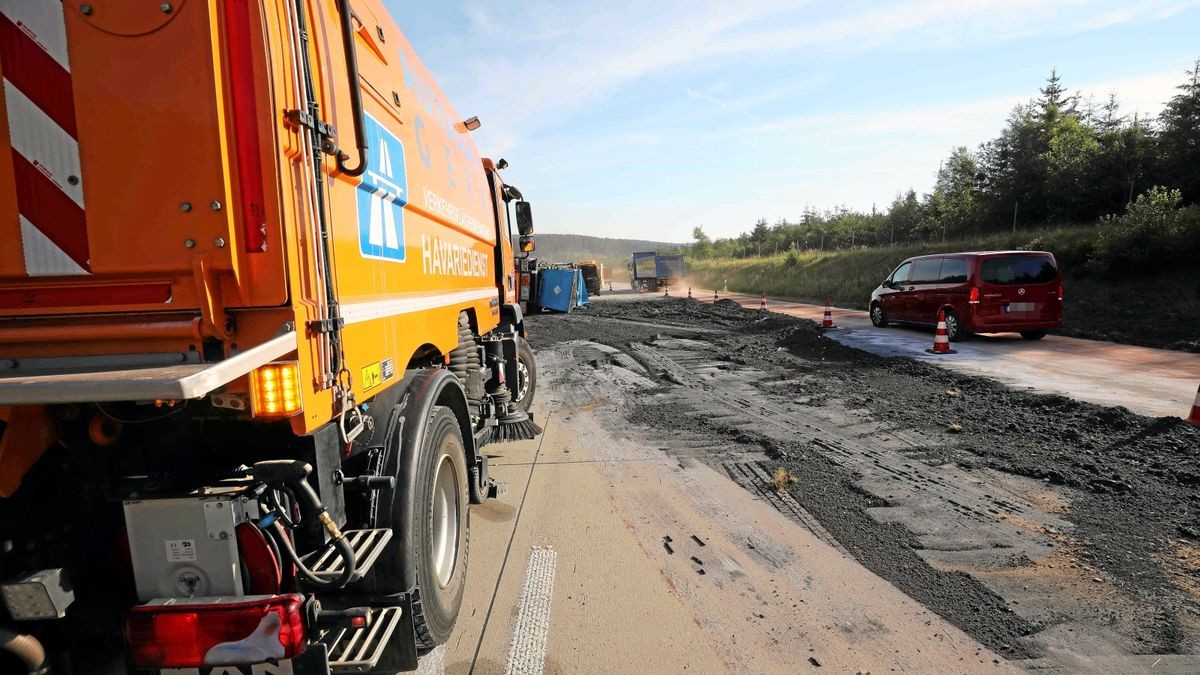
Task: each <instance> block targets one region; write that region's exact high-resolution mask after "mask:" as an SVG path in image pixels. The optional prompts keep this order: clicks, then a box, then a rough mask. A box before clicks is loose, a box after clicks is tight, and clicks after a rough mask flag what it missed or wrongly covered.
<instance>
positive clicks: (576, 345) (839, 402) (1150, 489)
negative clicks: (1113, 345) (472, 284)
mask: <svg viewBox="0 0 1200 675" xmlns="http://www.w3.org/2000/svg"><path fill="white" fill-rule="evenodd" d="M528 327H529V332H530V334H531V337H530V341H531V343H532V344H533V346H534V347H535V349H539V350H548V349H557V350H564V351H566V352H568V353H569V354H570V355H571V356H572V357H573V358H574V359H575V361H576V362H577V363H578V367H579V368H580V369H581V370H582V369H588V371H589V372H592V373H594V375H595V376H596V377H598V378H607V379H609V380H611V383H612V387H613V388H614V389H619V390H621V392H622V393H623V396H624V399H623V400H624V403H623V404H622V406H621V409H620V413H621V414H622V415H623V416H624V418H625V419H626V420H627V421H628V423H630V424H631V425H632V426H633V428H635V429H636V430H638V432H639V433H641V434H643V435H644V436H645V439H646V440H647V442H648V443H650V444H653V445H655V446H657V447H660V448H662V451H663V452H664V453H667V454H671V453H673V452H679V453H683V452H685V451H686V453H687V456H689V457H693V458H697V459H700V460H702V461H705V462H706V463H709V464H711V465H712V466H714V467H716V468H718V469H720V470H721V471H723V472H725V473H726V474H727V475H729V476H730V478H731V479H733V480H734V481H736V482H738V483H740V484H742V485H743V486H744V487H745V488H746V489H748V490H751V491H752V492H755V493H756V494H759V495H760V496H761V497H762V498H763V499H765V500H768V501H770V502H772V503H773V504H775V506H776V507H777V508H779V509H780V510H781V511H783V512H784V513H785V514H787V515H789V516H791V517H793V518H795V519H796V520H797V521H799V522H800V523H801V524H803V525H805V526H806V527H809V528H810V529H812V530H813V531H814V532H816V533H817V534H818V536H822V537H823V538H826V539H827V540H828V541H830V542H831V543H833V544H834V545H836V546H839V547H840V548H843V549H844V550H845V551H847V552H848V553H849V554H851V555H852V556H854V558H855V559H857V560H858V561H859V562H860V563H862V564H863V565H864V566H866V567H867V568H868V569H870V570H871V571H873V572H874V573H876V574H877V575H879V576H880V577H882V578H884V579H886V580H887V581H889V582H891V583H892V584H893V585H895V586H896V587H897V588H899V589H900V590H902V591H904V592H905V593H906V594H907V595H909V596H910V597H912V598H914V599H916V600H918V601H919V602H921V603H923V604H924V605H925V606H926V607H928V608H929V609H931V610H933V611H935V612H936V613H937V614H939V615H941V616H942V617H944V618H946V619H947V620H949V621H950V622H951V623H953V624H955V625H956V626H958V627H959V628H961V629H962V630H964V631H965V632H966V633H968V634H969V635H971V636H972V637H974V638H975V639H977V640H979V641H980V642H982V643H983V644H985V645H987V646H988V647H990V648H992V649H994V650H996V651H997V652H999V653H1001V654H1003V655H1005V656H1006V657H1008V658H1013V659H1033V660H1034V661H1031V662H1030V663H1031V664H1040V663H1042V662H1043V661H1044V662H1045V663H1046V664H1048V665H1062V664H1068V665H1069V664H1072V663H1074V664H1075V665H1078V664H1080V663H1091V664H1093V665H1095V664H1100V663H1103V662H1104V661H1103V659H1104V658H1106V657H1113V658H1119V657H1127V656H1130V655H1148V654H1188V655H1191V654H1197V653H1200V457H1198V454H1200V430H1197V429H1196V428H1194V427H1192V426H1191V425H1188V424H1186V423H1185V422H1183V421H1181V420H1179V419H1178V418H1159V419H1152V418H1146V417H1141V416H1138V415H1135V414H1133V413H1131V412H1129V411H1127V410H1125V409H1123V408H1105V407H1102V406H1096V405H1092V404H1088V403H1081V402H1078V401H1074V400H1071V399H1068V398H1064V397H1062V396H1055V395H1041V394H1034V393H1028V392H1022V391H1016V390H1013V389H1011V388H1008V387H1006V386H1004V385H1001V384H998V383H996V382H993V381H991V380H988V379H985V378H978V377H970V376H963V375H958V374H954V373H951V372H949V371H945V370H942V369H940V368H938V367H936V366H932V365H929V364H925V363H920V362H917V361H913V360H910V359H904V358H881V357H877V356H874V355H871V354H868V353H865V352H862V351H859V350H856V349H853V348H850V347H846V346H844V345H841V344H839V343H837V342H836V341H833V340H830V339H827V338H826V337H824V336H823V335H822V331H821V329H820V328H819V327H818V326H817V325H815V324H813V323H812V322H810V321H805V320H801V319H795V318H792V317H787V316H782V315H776V314H767V315H766V316H765V317H760V315H759V314H758V313H757V312H754V311H751V310H745V309H743V308H742V307H740V306H739V305H737V304H736V303H734V302H732V301H721V302H718V303H716V304H715V305H710V304H704V303H699V302H694V301H688V300H682V299H663V298H653V299H645V300H640V301H614V302H597V303H593V305H592V306H591V307H589V308H588V309H586V310H581V311H576V312H574V313H572V314H570V315H565V316H564V315H546V316H535V317H530V318H529V326H528ZM616 371H628V372H626V373H617V372H616ZM629 374H632V375H633V377H628V376H626V375H629ZM631 382H644V383H645V384H644V385H641V386H639V385H636V384H631ZM698 448H699V450H697V449H698ZM780 467H782V468H785V469H786V470H787V471H788V472H790V474H791V475H792V476H794V477H795V479H796V481H795V482H794V483H791V484H788V485H786V486H785V490H786V494H782V493H779V492H776V490H775V489H774V488H773V487H772V486H771V484H770V482H769V478H770V476H771V475H772V474H773V473H774V472H775V471H777V470H778V469H779V468H780ZM1080 659H1082V660H1080ZM1198 663H1200V662H1198Z"/></svg>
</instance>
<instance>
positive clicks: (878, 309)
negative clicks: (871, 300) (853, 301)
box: [871, 303, 888, 328]
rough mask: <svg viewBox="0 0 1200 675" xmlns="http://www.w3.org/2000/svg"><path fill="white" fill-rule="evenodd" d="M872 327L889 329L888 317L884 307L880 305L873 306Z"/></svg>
mask: <svg viewBox="0 0 1200 675" xmlns="http://www.w3.org/2000/svg"><path fill="white" fill-rule="evenodd" d="M871 325H873V326H875V327H876V328H887V325H888V320H887V315H885V314H884V313H883V305H881V304H879V303H875V304H874V305H871Z"/></svg>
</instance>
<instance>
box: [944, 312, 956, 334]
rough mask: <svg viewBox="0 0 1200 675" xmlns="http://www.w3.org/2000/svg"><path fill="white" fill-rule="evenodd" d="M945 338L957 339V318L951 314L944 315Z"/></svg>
mask: <svg viewBox="0 0 1200 675" xmlns="http://www.w3.org/2000/svg"><path fill="white" fill-rule="evenodd" d="M946 337H952V338H954V337H958V317H957V316H954V315H953V314H947V315H946Z"/></svg>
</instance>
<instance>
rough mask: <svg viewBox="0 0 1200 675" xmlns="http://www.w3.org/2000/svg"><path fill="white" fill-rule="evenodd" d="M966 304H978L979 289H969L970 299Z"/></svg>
mask: <svg viewBox="0 0 1200 675" xmlns="http://www.w3.org/2000/svg"><path fill="white" fill-rule="evenodd" d="M967 302H969V303H970V304H972V305H978V304H979V288H977V287H976V288H972V289H971V298H970V299H969V300H968V301H967Z"/></svg>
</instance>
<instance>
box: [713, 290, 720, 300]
mask: <svg viewBox="0 0 1200 675" xmlns="http://www.w3.org/2000/svg"><path fill="white" fill-rule="evenodd" d="M717 300H719V298H718V297H717V292H716V291H713V302H716V301H717Z"/></svg>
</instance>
